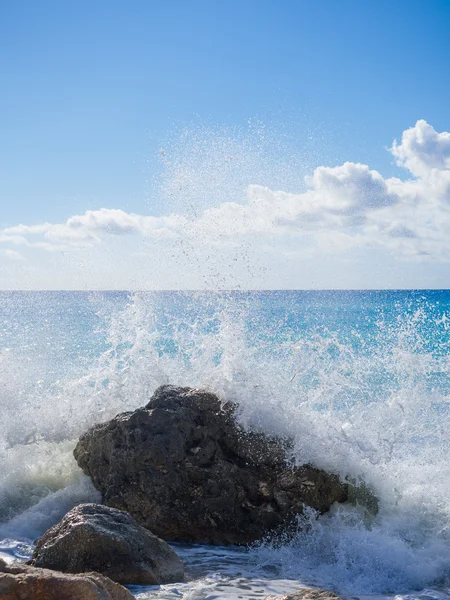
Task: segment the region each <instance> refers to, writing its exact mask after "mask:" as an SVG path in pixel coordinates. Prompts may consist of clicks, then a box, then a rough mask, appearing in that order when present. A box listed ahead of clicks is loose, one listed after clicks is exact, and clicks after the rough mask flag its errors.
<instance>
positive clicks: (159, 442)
mask: <svg viewBox="0 0 450 600" xmlns="http://www.w3.org/2000/svg"><path fill="white" fill-rule="evenodd" d="M235 409H236V407H235V406H234V405H231V404H230V403H228V404H226V405H224V406H222V404H221V402H220V400H219V399H218V397H217V396H215V395H214V394H211V393H208V392H206V391H203V390H194V389H190V388H180V387H174V386H163V387H161V388H159V389H158V390H156V392H155V394H154V395H153V397H152V398H151V400H150V402H149V403H148V404H147V406H145V407H144V408H139V409H137V410H135V411H134V412H127V413H122V414H119V415H117V416H116V417H115V418H114V419H112V420H111V421H109V422H107V423H103V424H101V425H96V426H95V427H93V428H91V429H90V430H89V431H87V432H86V433H85V434H84V435H83V436H82V437H81V438H80V440H79V442H78V444H77V446H76V448H75V451H74V456H75V458H76V460H77V462H78V464H79V465H80V467H81V468H82V469H83V471H84V472H85V473H86V474H87V475H90V477H91V478H92V481H93V482H94V485H95V486H96V487H97V489H99V490H100V492H101V493H102V496H103V502H104V503H105V504H107V505H109V506H114V507H117V508H120V509H123V510H126V511H128V512H129V513H130V514H132V515H133V516H134V517H135V518H136V519H137V521H138V522H139V523H141V524H142V525H144V526H145V527H147V528H148V529H150V530H151V531H153V532H154V533H156V534H157V535H159V536H160V537H162V538H164V539H170V540H180V541H190V542H201V543H213V544H247V543H251V542H253V541H255V540H258V539H260V538H261V537H263V536H264V535H266V534H267V533H269V532H271V531H274V530H277V529H279V528H280V527H286V526H289V524H291V523H293V522H294V521H295V516H296V515H297V514H299V513H302V511H303V508H304V505H306V506H309V507H312V508H314V509H315V510H317V511H318V512H320V513H323V512H325V511H327V510H328V509H329V508H330V506H331V504H333V502H336V501H337V502H344V501H346V500H347V494H348V489H347V485H345V484H342V483H341V482H340V481H339V478H338V477H337V476H336V475H333V474H329V473H326V472H325V471H322V470H319V469H316V468H314V467H312V466H311V465H303V466H301V467H296V468H293V467H291V466H289V465H287V464H286V449H287V446H288V442H286V441H283V440H280V439H277V438H269V437H267V436H265V435H263V434H260V433H252V432H246V431H244V430H243V429H242V428H241V427H239V425H237V423H236V421H235Z"/></svg>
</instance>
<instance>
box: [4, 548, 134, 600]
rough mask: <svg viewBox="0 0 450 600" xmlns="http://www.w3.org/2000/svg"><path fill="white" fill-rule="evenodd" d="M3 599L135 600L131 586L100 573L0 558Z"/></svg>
mask: <svg viewBox="0 0 450 600" xmlns="http://www.w3.org/2000/svg"><path fill="white" fill-rule="evenodd" d="M0 598H1V599H2V600H81V599H82V600H134V597H133V596H132V595H131V594H130V592H129V591H128V590H126V589H125V588H124V587H122V586H121V585H119V584H118V583H114V582H113V581H111V580H110V579H108V578H107V577H104V576H103V575H99V574H98V573H83V575H73V574H67V573H59V572H57V571H50V570H48V569H36V568H35V567H30V566H28V565H24V564H23V563H13V564H11V565H7V564H6V563H5V561H3V560H2V559H1V558H0Z"/></svg>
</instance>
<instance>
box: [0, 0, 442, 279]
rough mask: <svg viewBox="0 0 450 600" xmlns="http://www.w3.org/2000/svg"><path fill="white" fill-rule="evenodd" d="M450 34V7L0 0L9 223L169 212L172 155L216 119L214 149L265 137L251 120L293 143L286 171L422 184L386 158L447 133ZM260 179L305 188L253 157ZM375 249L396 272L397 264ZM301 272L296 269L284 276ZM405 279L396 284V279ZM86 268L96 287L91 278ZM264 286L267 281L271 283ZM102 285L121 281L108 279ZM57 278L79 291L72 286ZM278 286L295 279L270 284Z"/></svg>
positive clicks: (254, 176) (2, 194) (278, 140)
mask: <svg viewBox="0 0 450 600" xmlns="http://www.w3.org/2000/svg"><path fill="white" fill-rule="evenodd" d="M448 31H450V3H449V2H448V1H438V0H430V1H427V2H425V1H415V0H408V1H403V0H397V1H395V2H392V1H383V0H382V1H378V2H361V1H353V0H343V1H342V2H337V1H332V0H316V1H314V2H313V1H303V0H297V1H288V0H281V1H278V2H275V1H273V0H271V1H268V0H258V1H256V0H252V1H250V0H240V1H235V0H227V1H213V0H209V1H206V0H202V1H199V0H191V1H188V0H184V1H181V0H168V1H164V2H163V1H159V0H158V1H157V0H153V1H130V2H118V1H114V0H113V1H100V0H97V1H94V2H93V1H90V2H85V1H77V2H73V3H68V2H57V1H54V2H49V1H40V2H31V1H27V2H26V1H14V2H11V1H7V0H2V2H0V39H1V47H2V52H1V55H0V73H1V78H2V83H3V85H2V90H3V93H2V94H1V95H0V118H1V123H2V127H1V132H2V143H1V145H0V153H1V157H0V158H1V161H0V164H1V167H0V169H1V173H0V199H1V208H2V210H1V214H0V228H2V229H7V228H11V227H15V226H18V225H27V226H37V225H40V224H43V223H51V224H61V223H64V222H66V221H67V219H69V218H70V217H72V216H76V215H82V214H84V213H85V212H86V211H87V210H91V211H96V210H100V209H102V208H104V209H120V210H122V211H125V212H126V213H127V214H128V213H133V214H139V215H154V216H163V215H164V214H166V213H170V212H171V211H172V210H173V209H174V206H173V205H171V204H170V200H169V199H167V198H165V197H164V195H161V186H158V185H157V184H155V178H156V180H157V181H160V180H161V178H162V179H163V180H165V181H166V180H167V177H168V173H166V172H164V169H165V168H166V167H165V166H164V164H161V154H160V153H159V152H158V149H160V148H161V147H164V148H168V152H169V155H170V153H173V156H172V155H170V156H169V163H170V164H171V165H173V163H174V162H175V163H176V162H177V161H178V162H179V161H180V160H181V159H180V153H181V154H183V153H184V159H183V160H186V155H187V154H189V144H190V143H192V144H193V146H195V147H196V148H197V149H198V147H199V144H200V145H201V143H202V142H201V136H202V135H203V133H202V132H204V130H205V128H207V129H208V132H209V133H208V136H209V137H208V136H206V137H207V138H208V140H209V141H207V142H206V143H207V144H211V135H214V131H216V135H217V137H218V138H221V139H223V138H224V137H227V136H228V139H229V140H230V139H231V142H229V143H235V141H236V140H235V138H236V136H237V137H238V138H246V139H248V138H249V136H250V138H251V137H252V136H253V137H254V132H250V133H249V131H248V129H249V125H248V121H249V119H250V120H251V122H252V123H254V122H261V123H262V124H263V127H264V128H266V129H265V131H266V133H265V134H264V145H265V150H264V152H265V153H266V154H267V153H269V154H270V153H271V152H272V154H274V153H276V152H277V153H278V154H280V153H285V154H286V157H285V158H284V163H283V164H284V166H283V169H287V167H286V163H287V162H289V160H290V161H291V163H292V164H291V166H290V167H289V169H287V170H289V172H290V173H292V170H293V169H295V163H296V162H297V164H300V163H301V167H300V166H299V168H298V173H299V178H300V175H301V178H302V177H303V176H304V175H308V174H309V175H312V174H313V172H314V169H315V168H316V167H320V166H324V167H330V168H332V167H337V166H338V165H342V164H343V163H345V162H354V163H362V164H365V165H368V166H369V167H370V169H372V170H376V171H378V172H379V173H381V175H382V176H383V177H384V178H390V177H394V176H396V177H401V178H403V179H407V178H408V177H411V173H410V172H407V171H405V169H404V168H402V167H401V166H399V165H398V164H397V163H398V162H399V159H398V156H397V157H396V156H393V155H392V153H390V152H388V151H387V148H389V147H391V146H392V142H393V140H394V139H398V140H400V138H401V136H402V132H403V131H405V130H407V129H408V128H412V127H414V125H415V123H416V121H418V120H419V119H422V120H425V121H426V122H427V123H428V124H429V125H430V126H432V127H433V128H434V130H435V131H436V132H445V131H449V130H450V122H449V121H450V113H449V110H448V107H449V106H450V77H449V75H450V36H449V35H448ZM252 127H254V126H253V125H251V127H250V129H251V128H252ZM186 128H188V130H189V131H190V132H192V133H190V134H189V135H191V136H192V140H191V139H190V138H189V136H188V138H189V139H186V136H185V137H184V138H183V140H184V141H183V142H182V143H181V146H182V148H181V150H180V149H179V147H178V142H177V140H178V139H179V135H180V132H182V131H183V130H185V129H186ZM224 131H226V133H224ZM236 131H237V133H236ZM252 131H253V130H252ZM211 132H213V134H211ZM233 140H234V141H233ZM283 140H284V142H285V143H284V144H283ZM271 141H272V142H273V150H272V151H271V150H270V145H271ZM248 143H249V146H251V147H254V145H255V143H256V145H258V143H259V144H260V143H261V141H259V142H255V141H254V140H253V141H250V142H248ZM183 144H184V146H183ZM252 144H253V145H252ZM213 146H214V144H213ZM445 147H446V146H445ZM275 150H276V152H275ZM211 151H212V150H211ZM163 156H164V157H165V156H166V154H164V155H163ZM278 159H279V157H278ZM268 160H269V159H268V158H267V157H266V158H265V159H264V161H263V163H264V165H266V164H267V161H268ZM202 165H203V166H204V163H202ZM444 167H446V164H444ZM190 168H191V169H192V168H194V167H193V166H192V165H190ZM211 168H212V167H211V165H209V166H208V169H207V170H209V172H210V170H211ZM246 168H247V167H245V169H246ZM196 169H197V171H200V170H201V169H200V168H199V166H198V165H197V167H196ZM245 169H244V171H245ZM172 171H173V169H172ZM169 172H170V169H169ZM245 172H247V171H245ZM169 175H170V173H169ZM197 176H198V179H199V181H198V182H197V183H196V186H194V187H195V189H198V187H199V186H201V173H199V172H197ZM413 176H414V177H415V176H417V175H416V174H413ZM248 177H249V180H248V181H246V182H245V184H246V185H260V186H268V187H269V188H273V187H274V186H275V185H276V186H277V187H276V189H283V191H285V192H299V191H302V190H300V189H298V184H297V181H296V179H295V177H291V176H288V177H287V180H286V182H285V186H284V187H283V188H280V186H281V185H282V182H280V178H279V177H274V176H273V172H272V171H271V169H266V168H264V167H261V166H259V167H258V168H257V167H255V165H253V166H252V167H251V168H250V167H249V168H248ZM295 186H297V189H293V188H295ZM166 187H167V186H166ZM221 193H222V192H221V190H218V195H219V196H220V195H221ZM230 193H231V192H229V191H228V192H227V191H226V190H225V191H223V194H224V195H225V196H226V195H227V194H230ZM191 195H192V194H191ZM227 200H230V198H229V197H227ZM235 200H236V202H238V203H239V202H241V199H239V198H236V199H235ZM190 202H191V203H192V202H195V199H193V198H190ZM205 202H206V203H207V201H204V204H205ZM211 204H212V205H214V201H212V203H211ZM215 204H216V205H218V204H220V198H216V200H215ZM177 208H178V209H179V206H178V207H177ZM202 208H205V205H202ZM45 235H47V234H45ZM144 237H145V236H144ZM121 243H122V242H121ZM246 243H247V242H246ZM267 243H268V244H269V245H270V240H267ZM5 244H7V242H5ZM18 245H20V244H19V242H18V241H17V239H16V241H15V242H14V247H13V246H7V245H6V246H4V248H5V249H6V250H9V252H6V253H5V252H4V264H5V266H4V269H5V270H4V274H5V275H4V277H5V278H4V280H3V282H0V285H1V286H2V287H14V286H15V285H17V286H22V287H23V286H27V280H26V278H24V276H21V277H20V278H17V275H14V273H15V272H16V271H17V266H16V267H14V268H15V269H16V271H14V270H13V268H12V266H11V265H10V264H9V263H8V261H7V260H6V258H12V257H13V256H14V254H13V253H12V252H16V253H20V254H21V257H22V258H23V259H25V260H29V257H27V256H26V255H25V254H26V253H24V252H21V249H20V248H18ZM250 245H251V244H250ZM300 246H302V244H301V243H300ZM288 247H289V248H288ZM292 247H294V248H295V249H296V248H297V246H296V241H295V240H292V239H289V240H286V244H285V247H284V251H286V252H291V251H294V250H293V249H292ZM287 248H288V249H287ZM25 250H26V248H25ZM43 250H45V249H44V248H43ZM129 250H130V249H129V248H127V249H126V250H124V249H122V250H121V251H122V252H123V251H126V252H127V251H129ZM444 250H445V249H444ZM254 251H255V252H258V251H257V250H254ZM133 252H141V250H137V249H136V248H134V249H133ZM249 252H250V251H249ZM43 254H45V252H43ZM369 254H370V252H369ZM435 254H436V253H435ZM25 260H23V261H22V260H21V261H20V262H21V265H20V269H21V272H22V271H23V270H24V267H25V265H24V262H25ZM34 260H41V259H34ZM47 260H48V257H47V258H46V257H45V256H43V257H42V260H41V262H40V263H39V265H40V266H39V265H38V264H36V265H34V270H33V269H32V272H33V273H34V275H30V274H28V275H27V277H31V279H30V280H29V281H30V286H31V287H39V286H40V285H42V286H43V287H46V286H48V277H46V275H45V273H46V272H48V269H49V268H50V267H49V265H48V264H47V263H46V261H47ZM74 260H75V262H77V261H78V258H77V259H74ZM86 260H88V261H89V260H90V259H87V258H86ZM346 260H347V261H348V258H347V259H346ZM361 260H362V262H361V265H360V269H362V268H363V265H364V264H365V262H364V261H365V260H366V259H365V258H364V259H361ZM370 260H372V261H373V260H375V261H376V263H377V264H381V265H383V262H382V260H384V259H381V258H380V257H378V259H376V258H375V259H374V257H373V256H372V258H371V259H370ZM370 260H369V262H370ZM380 261H381V263H380ZM433 261H434V262H433ZM433 261H432V262H433V265H434V267H433V268H434V269H435V271H436V273H435V276H434V280H433V281H434V283H433V282H429V283H428V285H433V286H434V287H448V285H449V280H448V278H447V279H445V277H447V275H448V273H449V271H448V268H447V267H446V264H447V263H446V259H445V260H444V259H443V258H442V260H441V259H439V260H438V259H436V257H435V259H433ZM9 262H13V261H9ZM16 262H19V261H16ZM72 262H73V261H72ZM263 262H265V263H267V264H269V263H270V261H269V260H268V259H267V260H266V261H263ZM275 263H276V261H275ZM438 263H439V264H441V263H442V264H444V266H442V264H441V266H439V265H438ZM267 264H265V266H264V269H265V270H266V272H267V269H266V266H267ZM105 265H107V261H106V262H105ZM386 265H387V263H386ZM347 266H348V265H347ZM203 267H204V265H203V266H202V267H199V269H200V270H202V269H203ZM54 268H57V267H56V266H54ZM293 268H294V270H295V267H294V266H293ZM380 268H382V266H381V267H380ZM399 268H400V267H399ZM105 269H106V266H105ZM275 269H276V266H275ZM411 269H412V271H411V273H412V274H411V277H410V278H409V279H408V281H407V282H405V285H407V286H409V285H412V284H413V283H414V282H415V281H416V282H417V284H416V285H417V286H420V284H421V281H422V280H423V282H424V283H427V282H428V279H426V278H425V279H422V274H423V272H424V268H423V266H420V264H418V265H413V267H411ZM414 269H416V270H415V271H414ZM356 270H357V269H356ZM38 273H41V275H39V274H38ZM413 273H416V275H414V274H413ZM0 275H1V271H0ZM150 275H151V274H150ZM150 275H149V276H150ZM291 276H292V273H290V272H287V273H286V283H285V286H286V287H291V286H289V285H288V279H289V278H290V277H291ZM105 277H106V278H105ZM143 277H144V274H143V273H141V275H139V277H138V276H136V281H140V282H142V281H143ZM230 277H231V279H230V282H231V283H230V285H233V282H232V279H233V278H232V276H231V275H230ZM395 278H396V276H395V275H393V276H392V277H391V278H389V277H387V278H385V280H384V279H383V281H382V282H381V283H382V284H383V286H389V285H393V280H394V279H395ZM75 279H76V281H77V286H80V285H83V281H84V280H83V276H78V278H75ZM238 279H239V277H238ZM263 279H264V278H263ZM263 279H261V281H260V282H259V283H255V285H262V286H263V287H265V285H266V284H265V283H264V281H263ZM444 279H445V280H444ZM103 280H104V285H106V286H108V285H109V284H108V277H107V276H106V275H105V276H104V277H103V279H102V281H103ZM90 281H91V279H90V278H89V277H87V278H86V279H85V284H86V285H87V286H88V287H89V285H90V283H89V282H90ZM326 281H327V279H326V274H324V278H323V283H326ZM158 282H159V283H158V285H160V286H162V287H164V281H163V280H162V279H161V278H160V279H159V280H158ZM390 282H391V283H390ZM168 283H169V282H168ZM358 283H360V284H361V285H360V286H361V287H365V286H367V282H365V281H362V280H360V279H358V278H357V277H355V279H354V282H353V284H351V283H349V284H348V285H353V286H355V287H360V286H359V285H358ZM250 284H251V282H249V285H250ZM60 285H61V286H63V287H64V286H66V285H69V284H68V283H65V281H64V280H63V279H61V282H60ZM110 285H111V286H113V287H114V286H118V287H127V286H128V285H131V283H130V282H129V281H126V280H125V279H124V280H123V282H121V280H120V279H119V280H117V281H116V282H111V283H110ZM140 285H142V283H141V284H140ZM148 285H149V286H150V287H151V285H152V284H151V283H149V284H148ZM171 285H180V286H184V285H185V284H184V283H183V282H182V281H181V280H180V281H179V282H178V283H177V282H172V283H171ZM242 285H245V281H243V282H242ZM271 285H281V283H280V282H279V281H278V280H277V281H275V280H273V282H272V283H270V277H269V282H268V283H267V286H269V287H270V286H271ZM296 285H298V286H304V287H309V285H313V283H312V282H311V281H310V279H305V281H304V283H303V284H302V283H301V282H297V283H296ZM322 286H323V284H322ZM294 287H295V286H294ZM325 287H328V286H326V285H325ZM375 287H377V286H375Z"/></svg>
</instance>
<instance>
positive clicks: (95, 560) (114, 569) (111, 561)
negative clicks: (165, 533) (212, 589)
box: [30, 504, 184, 585]
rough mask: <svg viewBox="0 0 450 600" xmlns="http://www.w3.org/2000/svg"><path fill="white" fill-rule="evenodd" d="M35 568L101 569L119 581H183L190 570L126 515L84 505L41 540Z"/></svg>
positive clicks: (165, 546) (37, 544)
mask: <svg viewBox="0 0 450 600" xmlns="http://www.w3.org/2000/svg"><path fill="white" fill-rule="evenodd" d="M30 564H31V565H32V566H34V567H42V568H46V569H54V570H56V571H62V572H64V573H84V572H86V571H97V572H98V573H102V574H103V575H106V576H107V577H109V578H110V579H112V580H113V581H117V582H118V583H128V584H136V585H146V584H150V585H151V584H160V583H169V582H174V581H182V579H183V576H184V566H183V563H182V562H181V560H180V559H179V558H178V556H177V554H176V553H175V552H174V551H173V550H172V548H171V547H170V546H169V545H168V544H166V542H164V541H163V540H160V539H159V538H158V537H156V536H155V535H153V534H152V533H151V532H150V531H148V529H144V527H141V526H140V525H138V523H136V521H135V520H134V519H133V518H132V517H131V516H130V515H129V514H128V513H126V512H123V511H121V510H117V509H115V508H110V507H108V506H101V505H99V504H80V505H79V506H76V507H75V508H74V509H72V510H71V511H70V512H68V513H67V514H66V516H65V517H64V518H63V519H62V520H61V521H60V522H59V523H58V524H57V525H55V526H54V527H52V528H51V529H49V530H48V531H46V532H45V533H44V535H43V536H42V537H41V538H39V539H38V540H37V542H36V548H35V550H34V553H33V556H32V558H31V561H30Z"/></svg>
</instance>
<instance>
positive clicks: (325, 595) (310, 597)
mask: <svg viewBox="0 0 450 600" xmlns="http://www.w3.org/2000/svg"><path fill="white" fill-rule="evenodd" d="M265 600H341V598H339V596H336V594H333V593H332V592H327V591H326V590H314V589H310V588H305V589H303V590H299V591H298V592H293V593H292V594H285V595H284V596H266V597H265Z"/></svg>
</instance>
